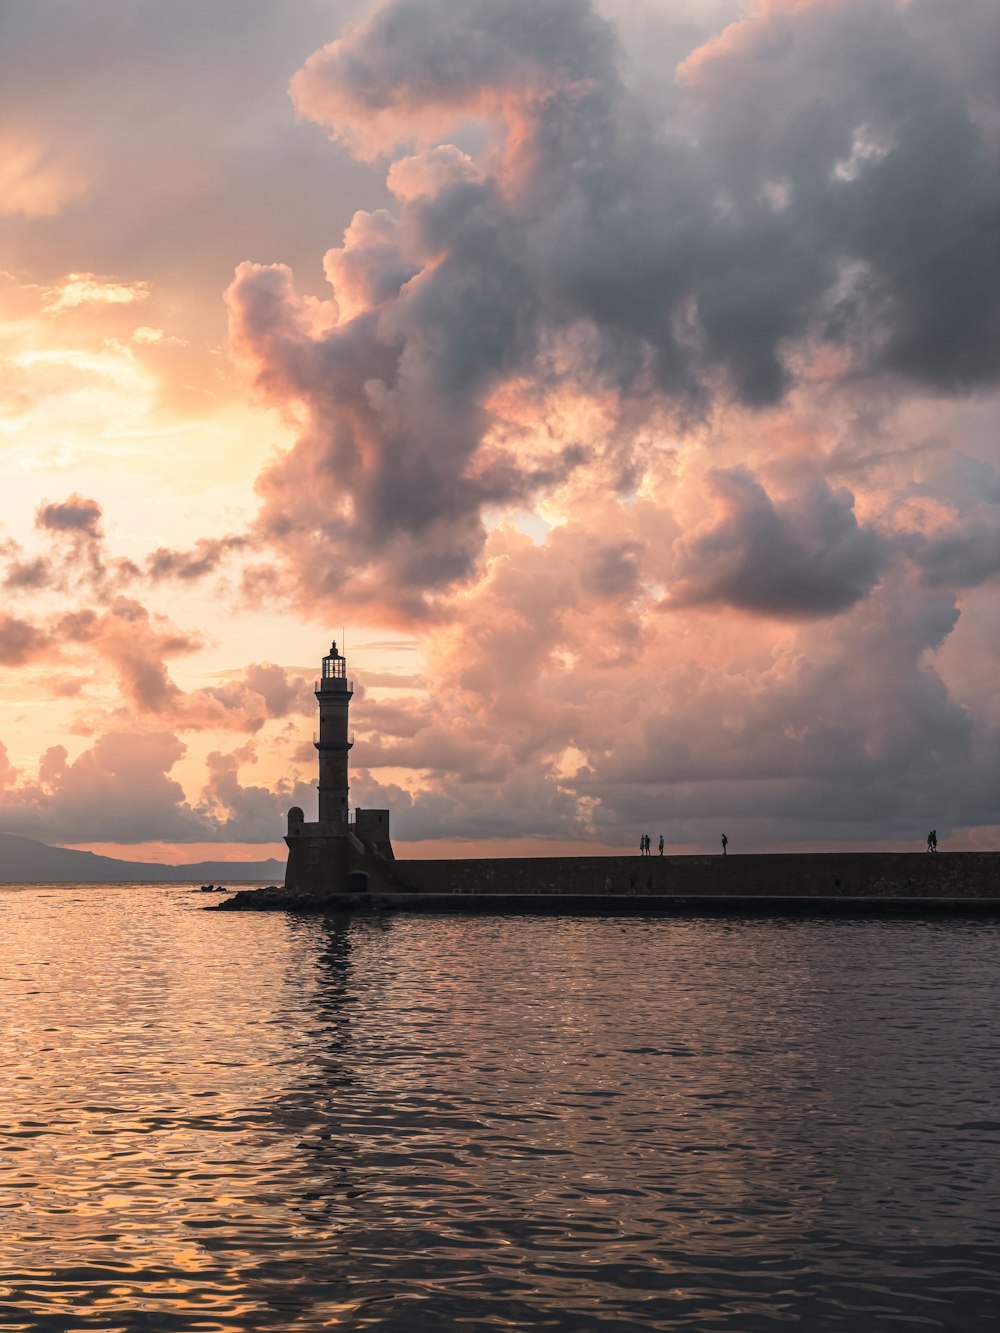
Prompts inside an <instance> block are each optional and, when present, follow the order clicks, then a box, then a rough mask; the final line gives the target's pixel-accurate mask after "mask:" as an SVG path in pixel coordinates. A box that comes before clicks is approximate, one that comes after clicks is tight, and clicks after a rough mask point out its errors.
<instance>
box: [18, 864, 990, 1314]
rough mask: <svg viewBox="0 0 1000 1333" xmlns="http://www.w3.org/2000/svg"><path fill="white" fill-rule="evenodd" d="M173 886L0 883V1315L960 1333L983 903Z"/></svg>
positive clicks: (967, 1295)
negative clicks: (953, 912) (311, 902)
mask: <svg viewBox="0 0 1000 1333" xmlns="http://www.w3.org/2000/svg"><path fill="white" fill-rule="evenodd" d="M200 906H201V903H200V902H199V901H198V900H197V896H196V895H195V896H194V897H192V895H190V894H189V893H187V892H186V891H185V889H184V888H177V887H175V886H171V887H169V888H167V887H156V888H149V887H145V888H141V887H138V886H136V887H129V888H113V887H110V886H109V887H95V888H93V889H90V888H87V889H80V888H75V889H73V890H72V891H67V890H60V889H58V888H51V889H27V888H26V889H19V890H6V891H0V917H2V925H3V937H4V940H5V945H4V950H3V957H2V959H0V1002H2V1013H3V1015H4V1024H5V1038H6V1040H5V1061H4V1065H3V1069H2V1072H0V1113H2V1119H3V1126H2V1133H0V1179H2V1182H3V1185H4V1186H5V1190H4V1194H5V1200H6V1207H5V1208H4V1210H3V1211H2V1212H0V1253H2V1255H3V1264H2V1265H0V1327H2V1328H3V1329H5V1330H6V1329H10V1330H17V1329H23V1330H43V1331H47V1330H53V1331H55V1330H58V1333H67V1331H68V1330H73V1331H74V1333H77V1331H82V1330H90V1329H94V1330H103V1331H104V1333H112V1331H113V1330H129V1331H131V1330H140V1329H155V1330H158V1331H161V1333H172V1331H173V1330H178V1331H183V1333H233V1331H234V1330H235V1331H243V1330H268V1329H274V1330H295V1331H299V1330H301V1331H302V1333H308V1331H310V1330H318V1329H325V1328H330V1327H340V1328H348V1329H379V1330H397V1329H398V1330H407V1333H410V1331H414V1330H415V1331H418V1333H419V1330H423V1329H427V1330H431V1329H434V1330H435V1331H436V1330H439V1329H441V1328H451V1327H464V1328H469V1329H483V1330H487V1329H493V1328H494V1327H495V1328H505V1329H511V1328H515V1329H551V1330H580V1329H588V1330H589V1329H595V1330H605V1329H606V1330H616V1331H619V1330H627V1329H652V1330H659V1329H663V1330H666V1329H671V1330H674V1329H682V1330H683V1329H689V1330H697V1333H704V1331H706V1330H720V1331H721V1333H758V1331H760V1333H763V1331H764V1330H778V1329H781V1328H783V1327H785V1326H786V1325H790V1324H798V1325H799V1326H800V1327H805V1328H808V1329H810V1330H814V1329H815V1330H841V1329H843V1330H845V1331H846V1330H850V1331H851V1333H868V1330H872V1331H873V1333H874V1331H875V1330H879V1331H881V1330H883V1329H887V1328H903V1329H907V1328H912V1329H915V1330H916V1329H941V1330H949V1333H952V1331H955V1330H958V1331H959V1333H977V1331H978V1330H980V1329H982V1330H985V1329H986V1328H987V1327H989V1328H990V1329H992V1328H993V1326H994V1322H995V1316H996V1313H997V1311H998V1309H1000V1095H998V1092H997V1089H998V1088H1000V1041H998V1039H997V1038H998V1035H1000V1034H998V1027H1000V1022H998V1020H997V1018H996V1006H995V995H996V987H997V981H998V971H1000V966H998V965H1000V930H998V929H997V927H995V926H994V925H993V924H991V923H987V922H976V923H962V922H925V923H921V922H894V921H888V922H877V921H872V922H851V921H830V922H795V923H781V922H766V921H753V922H747V923H745V924H741V925H740V926H739V928H733V927H731V926H729V925H727V924H726V923H724V922H720V921H704V922H674V921H656V922H647V921H642V920H634V921H631V920H630V921H625V922H622V921H612V922H601V921H598V920H589V919H588V920H580V921H573V920H558V921H514V920H502V921H492V920H489V919H487V918H483V919H472V920H449V919H445V918H440V919H433V920H426V921H421V920H399V921H395V920H394V921H389V922H385V921H382V922H353V923H348V922H343V921H341V922H335V921H328V922H322V921H319V920H295V919H292V918H287V917H284V916H261V917H246V916H225V915H222V916H219V915H214V914H206V913H204V912H201V911H200V910H198V908H199V907H200Z"/></svg>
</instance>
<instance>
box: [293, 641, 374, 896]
mask: <svg viewBox="0 0 1000 1333" xmlns="http://www.w3.org/2000/svg"><path fill="white" fill-rule="evenodd" d="M353 695H354V687H353V685H352V683H351V681H349V680H348V679H347V659H346V658H345V657H344V654H343V653H340V652H338V651H337V644H336V642H334V643H333V644H331V646H330V651H329V652H328V653H327V655H326V656H325V657H324V658H323V664H322V666H321V668H320V678H319V680H318V681H317V682H316V702H317V703H318V704H319V734H318V735H317V736H315V737H314V739H313V744H314V745H315V746H316V752H317V756H318V759H319V774H318V778H319V780H318V782H317V784H316V788H317V794H318V796H319V809H318V812H317V818H316V820H315V821H310V822H307V821H306V817H305V812H304V811H303V810H302V808H301V807H300V806H297V805H293V806H292V808H291V809H290V810H289V812H288V832H287V833H286V835H285V842H286V843H287V845H288V862H287V865H286V866H285V888H286V889H288V890H291V891H292V892H294V893H297V894H302V895H304V896H306V897H313V896H316V895H320V896H322V895H329V894H335V893H342V892H344V891H359V892H360V891H364V890H366V889H368V888H369V885H370V884H371V885H372V886H374V887H382V888H385V887H386V886H387V885H389V884H390V883H392V882H393V881H392V878H391V874H390V866H389V863H390V862H391V861H393V860H394V859H395V858H394V856H393V851H392V843H391V842H390V840H389V811H388V810H355V812H354V818H353V819H352V818H351V816H350V806H349V804H348V797H349V791H350V788H349V783H348V779H349V773H348V756H349V755H350V753H351V747H352V746H353V745H354V738H353V737H352V735H351V731H350V708H351V698H352V697H353Z"/></svg>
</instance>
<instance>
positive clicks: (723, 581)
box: [669, 467, 888, 618]
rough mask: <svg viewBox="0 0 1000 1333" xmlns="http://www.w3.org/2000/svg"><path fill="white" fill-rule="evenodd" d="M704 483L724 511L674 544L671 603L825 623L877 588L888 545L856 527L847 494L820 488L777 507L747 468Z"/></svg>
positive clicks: (714, 473) (716, 474) (817, 484)
mask: <svg viewBox="0 0 1000 1333" xmlns="http://www.w3.org/2000/svg"><path fill="white" fill-rule="evenodd" d="M709 478H710V480H711V483H712V489H713V491H714V493H715V495H716V497H717V498H718V500H719V502H720V504H721V508H722V511H723V514H722V517H721V519H719V520H718V521H717V522H714V523H712V524H711V525H710V526H706V527H703V528H695V529H694V530H692V531H690V532H688V533H686V534H685V536H684V537H682V538H679V539H678V540H677V541H676V542H675V543H674V550H675V554H676V557H677V566H676V582H675V583H674V585H673V587H672V589H671V595H670V602H669V604H670V605H674V606H685V605H686V606H698V605H709V604H716V605H728V606H733V607H737V608H739V609H741V610H746V611H753V612H756V613H758V614H762V615H782V616H793V617H795V618H800V617H810V616H829V615H834V614H836V613H838V612H841V611H845V610H846V609H847V608H848V607H850V606H853V605H854V604H855V603H856V602H859V601H861V600H862V599H863V598H864V597H867V596H868V594H869V593H870V592H871V590H872V588H873V587H874V586H875V584H876V583H877V581H878V578H879V575H880V574H881V572H882V570H883V569H884V567H885V564H886V560H887V556H888V550H887V545H886V542H885V540H884V539H883V538H882V537H881V535H880V534H879V533H878V532H876V531H875V530H874V529H873V528H865V527H862V526H861V525H859V524H858V521H857V519H856V517H855V515H854V496H853V495H851V493H850V492H849V491H847V490H840V491H836V492H835V491H832V490H831V489H830V487H829V486H828V485H827V484H826V483H825V482H823V481H816V482H814V483H813V484H812V486H811V487H810V488H809V489H808V490H807V491H806V492H805V493H804V494H802V495H800V496H797V497H796V498H795V500H793V501H792V502H786V503H783V504H775V503H774V501H772V499H771V497H770V496H769V495H768V493H767V491H766V490H765V489H764V487H763V486H762V485H761V483H760V482H759V480H758V479H757V478H756V477H755V476H754V474H753V473H752V472H751V471H750V469H749V468H746V467H737V468H729V469H727V470H724V471H723V470H718V469H715V470H713V471H711V472H710V473H709Z"/></svg>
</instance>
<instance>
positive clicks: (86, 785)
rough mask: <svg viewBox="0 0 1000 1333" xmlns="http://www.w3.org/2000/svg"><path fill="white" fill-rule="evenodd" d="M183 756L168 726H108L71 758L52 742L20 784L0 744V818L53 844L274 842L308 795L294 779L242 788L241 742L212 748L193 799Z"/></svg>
mask: <svg viewBox="0 0 1000 1333" xmlns="http://www.w3.org/2000/svg"><path fill="white" fill-rule="evenodd" d="M184 754H185V746H184V744H183V743H182V742H181V741H180V740H179V739H178V738H177V736H176V735H174V734H173V733H172V732H170V731H149V732H136V731H127V732H126V731H109V732H107V733H106V734H105V735H103V736H100V737H99V738H98V739H97V740H96V741H95V742H94V743H93V745H91V746H90V747H89V748H88V749H86V750H84V751H83V752H82V753H81V754H80V755H79V756H78V757H77V758H76V759H74V760H72V761H70V760H69V758H68V755H67V751H66V748H65V747H64V746H62V745H56V746H51V747H50V748H49V749H48V750H46V752H45V753H44V754H43V755H42V757H41V760H40V761H39V767H38V774H37V777H36V778H35V779H34V780H27V781H22V782H19V783H13V782H12V780H13V777H14V776H15V775H14V774H13V773H12V772H10V771H9V769H8V768H5V766H4V760H5V759H6V751H5V750H4V748H3V747H2V746H0V786H5V788H6V789H5V791H4V793H3V796H2V798H0V823H2V825H3V827H4V829H5V830H6V831H8V832H18V833H25V834H30V835H32V836H36V837H41V838H42V839H44V840H45V841H52V842H56V843H59V842H79V841H87V842H100V841H109V842H118V843H125V844H128V843H137V842H149V841H156V840H164V841H170V842H178V843H184V842H200V841H206V842H226V841H240V842H273V841H275V840H276V838H277V836H278V834H279V832H280V828H281V826H282V816H283V813H284V811H285V810H286V809H287V807H288V806H289V805H292V804H294V803H295V800H296V799H303V800H305V799H308V789H306V788H302V787H300V786H296V785H294V784H283V785H279V786H278V788H277V789H275V790H271V789H267V788H264V787H243V786H242V785H241V784H240V782H239V778H238V775H237V774H238V768H239V765H240V764H241V763H252V762H253V759H254V756H253V753H252V751H247V750H245V749H244V750H241V751H237V752H234V753H233V754H231V755H223V754H221V753H219V752H213V753H212V754H211V755H210V756H209V758H208V763H207V774H208V782H207V785H206V787H205V789H204V791H203V793H202V796H201V798H200V799H199V801H198V802H197V803H192V802H191V801H190V800H189V799H188V798H187V796H186V795H185V792H184V788H183V787H182V786H181V784H180V783H179V782H177V781H176V780H175V779H174V778H172V777H171V776H170V773H171V770H172V769H173V768H174V767H175V765H176V764H177V763H178V762H179V761H180V760H181V759H182V758H183V757H184ZM5 778H6V781H5Z"/></svg>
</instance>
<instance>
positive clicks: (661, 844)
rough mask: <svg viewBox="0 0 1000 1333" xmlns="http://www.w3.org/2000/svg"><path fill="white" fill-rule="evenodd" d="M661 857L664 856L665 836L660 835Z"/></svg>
mask: <svg viewBox="0 0 1000 1333" xmlns="http://www.w3.org/2000/svg"><path fill="white" fill-rule="evenodd" d="M660 855H661V856H662V855H663V834H662V833H661V834H660Z"/></svg>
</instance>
